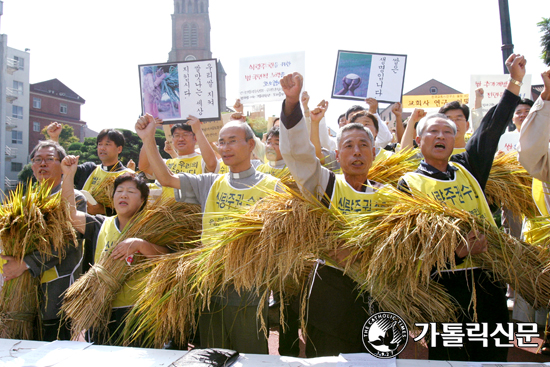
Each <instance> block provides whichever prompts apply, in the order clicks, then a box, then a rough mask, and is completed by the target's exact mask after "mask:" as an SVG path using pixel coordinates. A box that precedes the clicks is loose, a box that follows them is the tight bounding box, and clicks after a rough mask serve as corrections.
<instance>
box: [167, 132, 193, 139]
mask: <svg viewBox="0 0 550 367" xmlns="http://www.w3.org/2000/svg"><path fill="white" fill-rule="evenodd" d="M193 135H195V134H193V133H182V134H174V135H172V137H173V138H174V139H180V138H188V137H190V136H193Z"/></svg>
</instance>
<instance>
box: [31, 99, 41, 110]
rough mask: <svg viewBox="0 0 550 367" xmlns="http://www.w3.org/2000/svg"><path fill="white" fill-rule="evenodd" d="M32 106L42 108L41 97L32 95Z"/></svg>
mask: <svg viewBox="0 0 550 367" xmlns="http://www.w3.org/2000/svg"><path fill="white" fill-rule="evenodd" d="M32 108H42V98H37V97H32Z"/></svg>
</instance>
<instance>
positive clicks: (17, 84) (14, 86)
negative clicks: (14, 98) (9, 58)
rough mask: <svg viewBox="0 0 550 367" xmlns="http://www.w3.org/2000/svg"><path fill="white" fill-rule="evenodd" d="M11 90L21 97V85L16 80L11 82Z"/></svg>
mask: <svg viewBox="0 0 550 367" xmlns="http://www.w3.org/2000/svg"><path fill="white" fill-rule="evenodd" d="M13 89H15V90H16V91H17V94H19V95H23V83H21V82H18V81H17V80H14V81H13Z"/></svg>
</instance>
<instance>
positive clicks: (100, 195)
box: [90, 176, 117, 208]
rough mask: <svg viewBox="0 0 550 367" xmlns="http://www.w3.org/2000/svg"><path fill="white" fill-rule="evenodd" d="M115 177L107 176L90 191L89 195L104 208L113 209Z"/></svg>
mask: <svg viewBox="0 0 550 367" xmlns="http://www.w3.org/2000/svg"><path fill="white" fill-rule="evenodd" d="M116 178H117V176H108V177H106V178H105V179H104V180H103V181H101V182H100V183H99V185H97V186H94V187H93V188H92V190H90V195H92V197H93V198H94V199H95V201H97V202H98V203H99V204H101V205H103V206H104V207H106V208H113V207H114V205H113V190H114V188H115V180H116Z"/></svg>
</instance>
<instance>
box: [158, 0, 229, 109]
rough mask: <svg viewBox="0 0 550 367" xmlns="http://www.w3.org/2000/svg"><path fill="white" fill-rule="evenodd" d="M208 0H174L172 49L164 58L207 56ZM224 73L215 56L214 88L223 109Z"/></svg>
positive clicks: (171, 59)
mask: <svg viewBox="0 0 550 367" xmlns="http://www.w3.org/2000/svg"><path fill="white" fill-rule="evenodd" d="M211 58H212V51H211V50H210V16H209V14H208V0H174V14H172V51H170V52H169V53H168V62H179V61H193V60H204V59H211ZM226 75H227V74H226V73H225V71H224V69H223V66H222V63H221V61H220V60H218V91H219V98H220V108H221V111H222V112H224V111H227V110H228V109H227V107H226V106H227V105H226V102H227V99H226V94H225V76H226Z"/></svg>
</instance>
